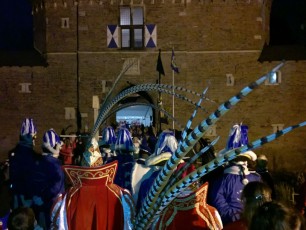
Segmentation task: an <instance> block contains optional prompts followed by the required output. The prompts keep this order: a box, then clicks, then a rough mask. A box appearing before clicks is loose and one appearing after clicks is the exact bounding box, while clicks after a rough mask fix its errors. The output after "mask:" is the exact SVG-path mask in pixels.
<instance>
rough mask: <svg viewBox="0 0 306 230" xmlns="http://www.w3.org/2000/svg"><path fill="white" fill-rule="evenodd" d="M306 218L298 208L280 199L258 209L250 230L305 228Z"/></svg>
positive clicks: (302, 229)
mask: <svg viewBox="0 0 306 230" xmlns="http://www.w3.org/2000/svg"><path fill="white" fill-rule="evenodd" d="M304 229H305V219H304V217H303V216H302V215H301V214H300V213H298V212H297V210H296V209H294V208H293V207H290V206H288V205H285V204H283V203H281V202H278V201H270V202H266V203H264V204H263V205H261V206H260V207H258V208H257V209H256V211H255V212H254V215H253V217H252V220H251V223H250V225H249V230H304Z"/></svg>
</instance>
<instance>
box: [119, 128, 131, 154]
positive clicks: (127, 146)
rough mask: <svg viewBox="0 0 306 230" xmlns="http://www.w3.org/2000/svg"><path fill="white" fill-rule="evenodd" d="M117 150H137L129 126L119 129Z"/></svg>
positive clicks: (122, 151)
mask: <svg viewBox="0 0 306 230" xmlns="http://www.w3.org/2000/svg"><path fill="white" fill-rule="evenodd" d="M115 151H116V152H118V153H131V152H134V151H135V147H134V143H133V139H132V135H131V133H130V131H129V130H128V129H127V128H120V129H119V131H118V137H117V139H116V143H115Z"/></svg>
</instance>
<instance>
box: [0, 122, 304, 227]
mask: <svg viewBox="0 0 306 230" xmlns="http://www.w3.org/2000/svg"><path fill="white" fill-rule="evenodd" d="M247 132H248V127H247V126H244V125H234V126H233V127H232V129H231V130H230V135H229V138H228V142H227V145H226V147H225V149H223V150H221V151H219V152H218V153H216V152H215V150H214V148H213V146H209V144H210V142H209V140H207V139H204V138H201V140H200V141H199V145H197V146H196V147H195V148H193V149H192V150H191V152H190V154H187V155H186V157H185V158H184V159H182V160H181V161H180V163H179V165H178V166H177V167H176V169H175V173H176V175H177V180H180V179H182V178H184V177H185V176H186V175H188V174H189V173H191V172H193V171H194V170H196V166H197V165H196V164H198V163H200V164H203V165H204V164H206V163H208V162H209V161H210V160H211V159H213V158H215V157H219V156H222V155H224V154H225V153H226V152H227V151H230V150H232V149H235V148H238V147H241V146H243V145H247V144H248V137H247ZM178 134H180V132H179V131H175V130H163V131H161V132H159V133H158V134H157V133H156V132H155V130H154V127H152V126H151V127H144V126H141V125H137V126H126V125H125V126H116V125H109V126H107V127H105V128H103V130H101V138H99V139H96V138H92V139H91V140H88V139H86V138H88V137H86V136H80V135H77V133H75V132H70V133H69V134H68V135H62V137H61V136H60V135H58V134H57V133H56V131H55V130H53V129H49V130H47V131H46V132H45V133H44V134H43V139H42V142H41V152H36V151H35V150H34V146H35V144H36V142H37V130H36V126H35V124H34V121H33V119H31V118H26V119H24V121H23V122H22V125H21V131H20V139H19V141H18V143H17V145H16V146H15V147H14V149H13V150H12V151H10V152H9V155H8V159H7V160H6V161H5V162H3V163H2V164H1V174H0V175H1V177H0V229H3V230H5V229H9V230H15V229H16V230H17V229H18V230H21V229H46V230H49V229H71V230H78V229H82V230H84V229H99V230H100V229H103V230H104V229H109V230H111V229H118V230H119V229H136V228H137V226H135V216H136V215H137V213H139V212H140V210H141V207H142V206H143V204H144V201H145V199H146V197H147V195H148V192H149V191H150V189H151V187H152V184H153V183H154V181H155V180H156V178H157V177H158V175H159V173H160V172H161V169H162V168H163V167H164V165H165V162H167V161H168V160H169V159H170V158H171V156H172V155H173V154H174V153H175V152H176V150H177V148H178V143H179V141H180V135H178ZM207 146H209V147H210V148H209V150H208V151H207V152H206V155H205V153H204V155H203V157H202V158H201V161H197V162H190V156H193V155H194V154H195V153H197V152H199V150H200V149H202V148H204V147H207ZM267 162H268V159H267V158H266V157H265V156H264V155H260V156H258V157H257V155H256V154H255V153H254V152H253V151H247V152H244V153H242V154H240V155H239V156H238V157H236V158H235V159H234V160H231V161H229V162H228V163H226V164H224V165H222V166H220V167H219V168H217V169H216V170H215V171H214V172H213V173H210V174H209V175H205V176H204V177H203V178H201V180H200V181H198V182H194V183H192V185H190V186H188V188H187V189H185V190H184V191H182V192H181V194H179V196H178V197H177V198H175V199H174V200H173V201H172V202H171V205H169V206H167V207H166V208H165V210H164V211H163V212H162V213H161V214H160V216H159V218H156V219H155V221H154V222H153V223H151V224H150V226H148V227H149V228H150V229H173V230H174V229H184V230H185V229H214V230H218V229H225V230H231V229H236V230H247V229H251V230H256V229H261V230H268V229H269V230H270V229H275V230H286V229H288V230H289V229H294V230H302V229H305V223H304V221H305V220H304V218H305V217H304V216H303V215H304V214H305V206H306V202H305V200H306V195H305V194H306V193H305V187H306V186H305V185H304V186H302V187H301V191H304V195H303V194H302V193H301V194H300V195H301V196H300V200H299V202H298V203H297V208H296V207H293V206H292V207H291V206H288V205H287V204H286V205H285V204H283V203H281V202H280V201H278V200H277V195H276V191H275V188H274V184H273V179H272V176H271V174H270V173H269V171H268V167H267Z"/></svg>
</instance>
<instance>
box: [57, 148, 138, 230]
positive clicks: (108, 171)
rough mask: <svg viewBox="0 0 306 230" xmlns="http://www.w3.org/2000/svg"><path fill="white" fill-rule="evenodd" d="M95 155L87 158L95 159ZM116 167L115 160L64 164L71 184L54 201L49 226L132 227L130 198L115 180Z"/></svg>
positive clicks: (81, 228) (76, 229) (105, 229)
mask: <svg viewBox="0 0 306 230" xmlns="http://www.w3.org/2000/svg"><path fill="white" fill-rule="evenodd" d="M88 149H92V146H90V147H89V148H88ZM87 154H88V151H87ZM96 155H97V153H96V154H95V156H94V157H92V158H91V157H90V156H88V157H87V158H86V159H88V160H90V159H92V160H94V161H96V160H97V156H96ZM98 159H99V160H100V158H98ZM88 165H93V164H91V163H90V162H88ZM117 167H118V162H117V161H114V162H112V163H109V164H106V165H103V166H93V167H81V166H72V165H71V166H69V165H65V166H63V169H64V171H65V174H66V176H67V178H68V180H69V182H70V183H71V184H72V186H71V187H70V188H69V189H68V190H67V192H66V194H65V195H64V196H61V197H59V198H58V201H57V202H55V204H54V207H53V210H52V220H53V226H52V229H73V230H87V229H88V230H92V229H97V230H98V229H103V230H112V229H131V228H132V224H133V221H134V214H133V211H134V206H133V201H132V198H131V195H130V194H129V192H128V191H127V190H125V189H123V188H121V187H119V186H118V185H116V184H114V178H115V175H116V171H117Z"/></svg>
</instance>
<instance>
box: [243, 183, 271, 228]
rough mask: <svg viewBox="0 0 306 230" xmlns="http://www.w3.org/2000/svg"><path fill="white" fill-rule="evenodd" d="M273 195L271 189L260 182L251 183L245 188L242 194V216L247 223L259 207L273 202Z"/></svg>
mask: <svg viewBox="0 0 306 230" xmlns="http://www.w3.org/2000/svg"><path fill="white" fill-rule="evenodd" d="M271 193H272V191H271V189H270V187H269V186H268V185H266V184H265V183H263V182H260V181H251V182H249V183H248V184H247V185H246V186H245V187H244V188H243V191H242V194H241V200H242V201H243V205H244V208H243V209H244V210H243V214H242V216H243V217H244V218H245V220H246V221H247V222H250V221H251V218H252V216H253V214H254V211H255V210H256V208H257V207H259V206H261V205H262V204H263V203H265V202H268V201H271V200H272V199H271Z"/></svg>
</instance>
